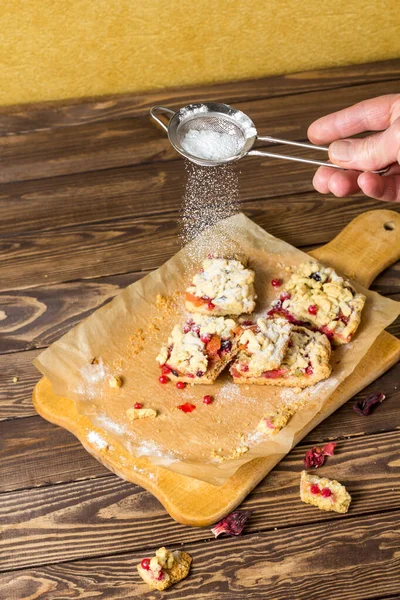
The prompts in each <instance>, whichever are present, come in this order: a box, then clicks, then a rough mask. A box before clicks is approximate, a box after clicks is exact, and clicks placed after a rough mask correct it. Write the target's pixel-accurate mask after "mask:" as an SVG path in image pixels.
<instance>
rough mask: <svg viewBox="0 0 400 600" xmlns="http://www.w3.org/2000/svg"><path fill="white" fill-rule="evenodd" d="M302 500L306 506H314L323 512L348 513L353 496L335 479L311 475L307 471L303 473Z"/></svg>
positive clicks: (301, 481) (301, 480) (301, 484)
mask: <svg viewBox="0 0 400 600" xmlns="http://www.w3.org/2000/svg"><path fill="white" fill-rule="evenodd" d="M300 498H301V500H302V501H303V502H306V504H313V505H314V506H318V508H320V509H321V510H328V511H335V512H338V513H346V512H347V511H348V510H349V506H350V502H351V496H350V494H349V492H348V491H347V490H346V488H345V487H344V485H342V484H341V483H339V482H338V481H336V480H335V479H327V477H318V475H310V474H309V473H307V471H302V473H301V479H300Z"/></svg>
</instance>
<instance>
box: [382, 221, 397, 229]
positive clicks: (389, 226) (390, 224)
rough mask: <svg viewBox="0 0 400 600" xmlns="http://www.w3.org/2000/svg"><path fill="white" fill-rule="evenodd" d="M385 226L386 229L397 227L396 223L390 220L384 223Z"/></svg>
mask: <svg viewBox="0 0 400 600" xmlns="http://www.w3.org/2000/svg"><path fill="white" fill-rule="evenodd" d="M383 228H384V229H386V231H393V230H394V229H396V225H395V224H394V221H388V222H387V223H384V225H383Z"/></svg>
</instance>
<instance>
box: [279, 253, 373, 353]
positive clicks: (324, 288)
mask: <svg viewBox="0 0 400 600" xmlns="http://www.w3.org/2000/svg"><path fill="white" fill-rule="evenodd" d="M364 304H365V296H364V295H363V294H359V293H357V292H356V291H355V289H354V288H353V287H352V285H351V284H350V282H349V281H347V280H346V279H343V277H340V276H339V275H338V274H337V273H336V272H335V271H334V270H333V269H332V268H330V267H323V266H322V265H320V264H318V263H317V262H306V263H302V264H301V265H300V266H299V268H298V270H297V271H296V272H295V273H293V275H292V276H291V278H290V279H289V281H288V282H287V283H286V285H285V286H284V287H283V289H282V292H281V294H280V298H279V300H277V301H276V302H274V303H273V304H272V308H271V310H270V311H269V313H268V314H269V315H281V316H284V317H286V318H287V319H288V320H289V321H290V322H292V323H295V324H298V325H305V326H306V327H311V328H312V329H314V330H318V331H321V332H322V333H325V334H326V335H327V336H328V337H329V339H330V340H331V341H332V342H333V344H334V345H336V346H340V345H342V344H347V343H348V342H350V340H351V338H352V337H353V335H354V333H355V331H356V329H357V327H358V326H359V324H360V320H361V311H362V309H363V307H364Z"/></svg>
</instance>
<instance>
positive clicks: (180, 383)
mask: <svg viewBox="0 0 400 600" xmlns="http://www.w3.org/2000/svg"><path fill="white" fill-rule="evenodd" d="M176 387H177V388H178V390H183V388H185V387H186V383H185V382H184V381H177V382H176Z"/></svg>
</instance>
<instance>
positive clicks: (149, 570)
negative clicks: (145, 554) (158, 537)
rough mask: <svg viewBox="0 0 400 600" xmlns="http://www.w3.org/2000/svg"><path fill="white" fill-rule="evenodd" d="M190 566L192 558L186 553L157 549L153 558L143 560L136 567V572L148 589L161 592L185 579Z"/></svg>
mask: <svg viewBox="0 0 400 600" xmlns="http://www.w3.org/2000/svg"><path fill="white" fill-rule="evenodd" d="M191 564H192V557H191V556H190V554H188V553H187V552H183V551H182V550H181V551H180V550H175V552H170V551H169V550H167V549H166V548H159V549H158V550H156V555H155V556H153V558H151V559H150V558H144V559H143V560H142V561H141V562H140V563H139V564H138V565H137V570H138V573H139V575H140V577H141V578H142V579H143V581H145V583H147V584H148V585H149V587H150V589H152V590H159V591H163V590H166V589H167V588H169V587H171V585H174V583H177V582H178V581H181V580H182V579H185V577H187V575H188V574H189V570H190V565H191Z"/></svg>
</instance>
